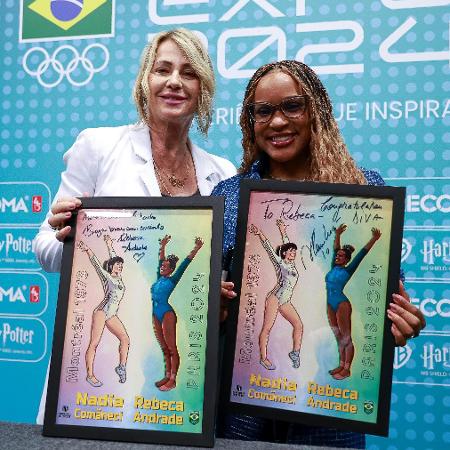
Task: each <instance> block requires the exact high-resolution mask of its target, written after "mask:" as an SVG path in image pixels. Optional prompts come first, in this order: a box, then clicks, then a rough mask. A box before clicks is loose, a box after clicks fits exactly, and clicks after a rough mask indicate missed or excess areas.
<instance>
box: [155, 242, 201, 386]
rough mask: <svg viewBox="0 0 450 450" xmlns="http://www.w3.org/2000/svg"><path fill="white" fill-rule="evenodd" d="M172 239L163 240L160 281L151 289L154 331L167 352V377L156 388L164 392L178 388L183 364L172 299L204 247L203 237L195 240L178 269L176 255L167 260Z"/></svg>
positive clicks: (164, 352) (160, 248) (158, 275)
mask: <svg viewBox="0 0 450 450" xmlns="http://www.w3.org/2000/svg"><path fill="white" fill-rule="evenodd" d="M170 238H171V237H170V236H169V235H166V236H164V237H163V238H162V239H161V240H160V247H159V264H158V271H157V275H156V277H157V279H156V281H155V283H153V285H152V287H151V294H152V303H153V330H154V332H155V336H156V339H157V340H158V343H159V345H160V347H161V350H162V352H163V355H164V364H165V375H164V377H163V378H162V379H161V380H159V381H157V382H156V383H155V386H156V387H157V388H158V389H159V390H161V391H169V390H171V389H173V388H174V387H175V386H176V378H177V373H178V367H179V365H180V355H179V353H178V349H177V328H176V325H177V315H176V313H175V311H174V309H173V308H172V306H171V305H170V304H169V298H170V295H171V294H172V292H173V290H174V289H175V287H176V285H177V284H178V282H179V281H180V279H181V277H182V276H183V273H184V271H185V270H186V268H187V267H188V265H189V264H190V262H191V261H192V260H193V259H194V257H195V255H196V254H197V252H198V251H199V250H200V248H201V247H202V245H203V241H202V239H201V238H199V237H197V238H195V245H194V248H193V249H192V250H191V252H190V253H189V255H188V256H187V257H186V258H185V259H184V260H183V261H182V262H181V263H180V265H179V266H178V268H177V269H176V270H175V268H176V265H177V262H178V257H177V256H175V255H169V256H167V257H166V255H165V249H166V245H167V244H168V242H169V241H170Z"/></svg>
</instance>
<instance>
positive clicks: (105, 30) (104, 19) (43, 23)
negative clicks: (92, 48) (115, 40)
mask: <svg viewBox="0 0 450 450" xmlns="http://www.w3.org/2000/svg"><path fill="white" fill-rule="evenodd" d="M21 15H22V17H21V36H20V37H21V39H20V40H21V41H53V40H59V39H61V40H63V39H73V38H79V39H83V38H86V37H98V36H105V37H106V36H112V35H113V0H23V1H22V11H21Z"/></svg>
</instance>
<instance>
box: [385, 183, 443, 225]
mask: <svg viewBox="0 0 450 450" xmlns="http://www.w3.org/2000/svg"><path fill="white" fill-rule="evenodd" d="M387 180H388V184H391V185H393V186H406V200H405V215H406V216H405V218H406V224H408V225H410V224H411V222H415V225H416V226H424V225H425V224H429V223H430V219H431V220H432V221H433V223H435V224H437V225H438V224H441V223H443V221H444V220H445V219H448V215H449V213H450V192H449V183H450V178H447V177H430V178H387ZM411 225H412V224H411Z"/></svg>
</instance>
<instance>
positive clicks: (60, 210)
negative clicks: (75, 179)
mask: <svg viewBox="0 0 450 450" xmlns="http://www.w3.org/2000/svg"><path fill="white" fill-rule="evenodd" d="M80 206H81V200H80V199H79V198H75V197H63V198H60V199H58V200H57V201H56V203H54V204H53V205H52V208H51V213H52V215H51V216H50V217H49V218H48V224H49V225H50V226H51V227H52V228H53V229H54V230H55V231H56V234H55V237H56V239H58V241H61V242H63V241H64V239H65V238H66V237H67V236H68V235H69V233H70V226H68V225H66V222H67V221H68V220H69V219H70V218H71V217H72V212H73V211H74V210H75V209H77V208H79V207H80Z"/></svg>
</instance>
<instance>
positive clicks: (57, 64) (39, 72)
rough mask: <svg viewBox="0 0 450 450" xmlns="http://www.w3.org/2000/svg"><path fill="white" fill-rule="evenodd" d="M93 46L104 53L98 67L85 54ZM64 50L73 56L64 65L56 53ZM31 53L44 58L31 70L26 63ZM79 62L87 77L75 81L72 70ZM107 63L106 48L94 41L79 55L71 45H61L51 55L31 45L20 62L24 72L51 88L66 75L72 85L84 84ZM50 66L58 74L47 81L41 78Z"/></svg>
mask: <svg viewBox="0 0 450 450" xmlns="http://www.w3.org/2000/svg"><path fill="white" fill-rule="evenodd" d="M93 48H99V49H101V50H102V52H103V55H104V61H103V63H102V64H101V65H100V66H99V67H94V64H93V63H92V61H91V60H90V59H89V58H88V56H87V55H88V52H89V51H90V50H92V49H93ZM64 50H69V51H70V52H71V53H72V55H73V58H72V59H71V60H70V61H69V63H68V64H67V65H66V66H64V65H63V63H62V62H61V61H60V60H58V55H59V54H60V53H61V52H62V51H64ZM33 54H41V55H42V56H43V58H44V59H43V60H42V61H40V62H39V64H38V66H37V68H36V70H32V69H31V68H30V67H29V64H28V62H29V57H30V56H31V55H33ZM80 63H81V66H82V67H83V68H84V69H85V70H86V72H87V73H88V76H87V78H86V79H85V80H83V81H77V80H74V79H73V72H74V71H75V70H76V69H77V68H78V67H79V64H80ZM108 63H109V52H108V49H107V48H106V47H105V46H104V45H102V44H97V43H94V44H90V45H88V46H87V47H86V48H85V49H84V50H83V52H82V53H81V55H80V54H79V53H78V51H77V49H76V48H74V47H72V46H71V45H62V46H61V47H59V48H57V49H56V50H55V51H54V52H53V54H52V55H51V56H50V55H49V54H48V52H47V50H45V49H44V48H42V47H32V48H30V49H29V50H27V52H26V53H25V55H24V57H23V63H22V64H23V68H24V70H25V72H26V73H28V74H29V75H31V76H32V77H36V78H37V80H38V81H39V83H40V84H41V85H42V86H44V87H46V88H53V87H55V86H57V85H58V84H59V83H61V81H62V79H63V78H64V77H66V78H67V80H68V81H69V82H70V83H71V84H72V85H73V86H85V85H86V84H88V83H89V82H90V81H91V80H92V77H93V76H94V74H95V73H97V72H101V71H102V70H103V69H104V68H105V67H106V66H107V65H108ZM50 67H51V69H53V70H54V71H55V72H56V73H57V74H58V78H57V79H56V81H52V82H48V81H46V80H44V79H43V78H42V76H43V75H44V73H45V72H46V71H47V70H49V68H50Z"/></svg>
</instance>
